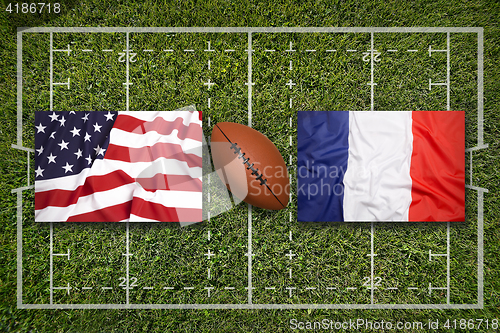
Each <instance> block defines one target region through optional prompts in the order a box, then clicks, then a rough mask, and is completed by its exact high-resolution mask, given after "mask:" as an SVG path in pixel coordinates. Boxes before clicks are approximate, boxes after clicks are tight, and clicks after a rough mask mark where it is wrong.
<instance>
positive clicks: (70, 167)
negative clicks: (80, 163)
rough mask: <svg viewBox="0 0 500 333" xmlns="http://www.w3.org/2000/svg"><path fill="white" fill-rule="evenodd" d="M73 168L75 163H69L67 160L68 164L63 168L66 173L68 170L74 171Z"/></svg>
mask: <svg viewBox="0 0 500 333" xmlns="http://www.w3.org/2000/svg"><path fill="white" fill-rule="evenodd" d="M72 168H73V165H69V163H68V162H66V165H65V166H63V169H64V173H66V172H68V171H71V172H73V170H71V169H72Z"/></svg>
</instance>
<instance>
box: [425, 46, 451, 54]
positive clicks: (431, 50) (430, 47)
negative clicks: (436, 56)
mask: <svg viewBox="0 0 500 333" xmlns="http://www.w3.org/2000/svg"><path fill="white" fill-rule="evenodd" d="M447 51H448V50H433V49H432V45H429V57H431V56H432V52H447Z"/></svg>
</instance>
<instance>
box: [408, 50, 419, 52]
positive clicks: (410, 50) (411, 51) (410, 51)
mask: <svg viewBox="0 0 500 333" xmlns="http://www.w3.org/2000/svg"><path fill="white" fill-rule="evenodd" d="M406 52H418V50H406Z"/></svg>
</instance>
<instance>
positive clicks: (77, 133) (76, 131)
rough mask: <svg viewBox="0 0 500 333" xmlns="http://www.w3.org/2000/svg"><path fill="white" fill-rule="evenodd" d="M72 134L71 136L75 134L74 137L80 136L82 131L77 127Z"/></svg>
mask: <svg viewBox="0 0 500 333" xmlns="http://www.w3.org/2000/svg"><path fill="white" fill-rule="evenodd" d="M70 132H71V134H73V137H74V136H75V135H78V136H80V129H77V128H76V127H73V129H72V130H71V131H70Z"/></svg>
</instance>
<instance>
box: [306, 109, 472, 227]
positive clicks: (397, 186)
mask: <svg viewBox="0 0 500 333" xmlns="http://www.w3.org/2000/svg"><path fill="white" fill-rule="evenodd" d="M297 119H298V130H297V137H298V138H297V139H298V148H297V150H298V151H297V154H298V168H297V179H298V194H297V195H298V220H299V221H464V220H465V161H464V160H465V118H464V112H463V111H299V112H298V117H297Z"/></svg>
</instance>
